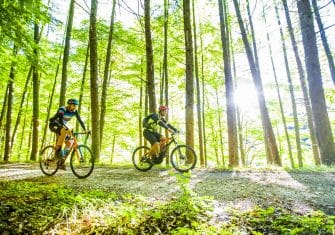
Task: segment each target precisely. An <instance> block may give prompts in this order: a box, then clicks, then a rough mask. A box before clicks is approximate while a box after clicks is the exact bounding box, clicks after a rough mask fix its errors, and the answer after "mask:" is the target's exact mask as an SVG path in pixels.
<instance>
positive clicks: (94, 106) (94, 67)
mask: <svg viewBox="0 0 335 235" xmlns="http://www.w3.org/2000/svg"><path fill="white" fill-rule="evenodd" d="M96 21H97V0H91V15H90V31H89V37H90V65H91V71H90V72H91V73H90V74H91V119H92V152H93V155H94V157H95V160H96V161H99V160H100V122H99V117H100V115H99V85H98V49H97V44H98V41H97V29H96Z"/></svg>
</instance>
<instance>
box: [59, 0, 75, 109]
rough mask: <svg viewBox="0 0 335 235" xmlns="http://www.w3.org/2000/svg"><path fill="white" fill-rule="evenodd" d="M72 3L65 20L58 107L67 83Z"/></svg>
mask: <svg viewBox="0 0 335 235" xmlns="http://www.w3.org/2000/svg"><path fill="white" fill-rule="evenodd" d="M74 3H75V0H71V1H70V7H69V15H68V18H67V25H66V35H65V44H64V52H63V66H62V82H61V88H60V96H59V105H64V104H65V97H66V83H67V64H68V62H69V56H70V41H71V33H72V25H73V16H74Z"/></svg>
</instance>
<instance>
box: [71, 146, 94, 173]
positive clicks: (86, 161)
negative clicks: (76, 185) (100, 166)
mask: <svg viewBox="0 0 335 235" xmlns="http://www.w3.org/2000/svg"><path fill="white" fill-rule="evenodd" d="M70 166H71V170H72V172H73V174H74V175H75V176H77V177H78V178H79V179H84V178H86V177H89V176H90V174H91V173H92V172H93V169H94V157H93V153H92V151H91V149H90V148H89V147H88V146H86V145H78V148H77V149H76V150H74V151H73V152H72V154H71V158H70Z"/></svg>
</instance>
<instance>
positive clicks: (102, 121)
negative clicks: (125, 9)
mask: <svg viewBox="0 0 335 235" xmlns="http://www.w3.org/2000/svg"><path fill="white" fill-rule="evenodd" d="M115 5H116V0H113V7H112V15H111V22H110V26H109V36H108V45H107V52H106V62H105V69H104V79H103V82H102V94H101V113H100V148H101V144H102V142H103V132H104V127H105V115H106V100H107V83H108V75H109V69H110V61H111V49H112V40H113V32H114V16H115Z"/></svg>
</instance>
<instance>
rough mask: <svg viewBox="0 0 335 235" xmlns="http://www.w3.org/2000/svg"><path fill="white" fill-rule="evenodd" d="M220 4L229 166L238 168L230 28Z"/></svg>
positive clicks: (220, 2) (220, 3) (220, 1)
mask: <svg viewBox="0 0 335 235" xmlns="http://www.w3.org/2000/svg"><path fill="white" fill-rule="evenodd" d="M218 2H219V14H220V28H221V44H222V55H223V62H224V74H225V85H226V105H227V128H228V151H229V166H231V167H236V166H238V165H239V162H238V148H237V147H238V146H237V129H236V108H235V102H234V84H233V77H232V74H231V58H230V48H229V47H230V38H229V26H228V22H227V18H226V17H224V15H225V16H226V15H227V10H226V9H227V7H226V1H224V5H225V6H224V8H225V9H223V4H222V0H218ZM224 10H225V11H224Z"/></svg>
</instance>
